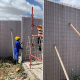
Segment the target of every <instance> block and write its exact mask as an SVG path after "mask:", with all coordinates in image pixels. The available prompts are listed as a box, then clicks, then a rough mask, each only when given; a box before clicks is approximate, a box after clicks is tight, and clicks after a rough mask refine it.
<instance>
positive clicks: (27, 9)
mask: <svg viewBox="0 0 80 80" xmlns="http://www.w3.org/2000/svg"><path fill="white" fill-rule="evenodd" d="M51 1H57V2H62V3H66V4H71V5H75V6H80V0H51ZM32 7H34V17H40V18H42V17H43V0H0V20H21V19H22V16H31V8H32Z"/></svg>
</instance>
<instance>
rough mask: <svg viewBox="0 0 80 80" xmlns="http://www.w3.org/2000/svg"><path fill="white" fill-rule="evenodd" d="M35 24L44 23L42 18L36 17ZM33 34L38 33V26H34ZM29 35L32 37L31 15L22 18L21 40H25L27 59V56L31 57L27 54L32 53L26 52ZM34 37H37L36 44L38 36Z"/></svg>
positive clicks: (24, 53) (24, 54) (24, 46)
mask: <svg viewBox="0 0 80 80" xmlns="http://www.w3.org/2000/svg"><path fill="white" fill-rule="evenodd" d="M33 24H34V25H42V19H39V18H34V19H33ZM33 34H34V35H37V34H38V31H37V27H33ZM28 36H30V37H31V18H30V17H23V18H22V26H21V38H22V39H21V40H22V41H23V42H24V43H23V48H24V50H23V60H25V57H29V56H27V55H26V54H30V52H29V53H26V47H27V42H28ZM34 39H35V44H37V37H36V38H34ZM29 49H30V48H29ZM33 52H34V51H33Z"/></svg>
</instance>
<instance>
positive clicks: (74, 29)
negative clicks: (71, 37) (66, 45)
mask: <svg viewBox="0 0 80 80" xmlns="http://www.w3.org/2000/svg"><path fill="white" fill-rule="evenodd" d="M70 26H71V27H72V28H73V29H74V31H75V32H76V33H77V34H78V35H79V36H80V33H79V32H78V30H77V29H76V28H75V27H74V26H73V25H72V24H71V23H70Z"/></svg>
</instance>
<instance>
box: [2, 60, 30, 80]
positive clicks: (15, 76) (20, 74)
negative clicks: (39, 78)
mask: <svg viewBox="0 0 80 80" xmlns="http://www.w3.org/2000/svg"><path fill="white" fill-rule="evenodd" d="M13 62H14V61H13V60H9V59H0V80H30V79H29V78H28V75H27V73H24V68H23V67H22V64H17V65H15V64H13Z"/></svg>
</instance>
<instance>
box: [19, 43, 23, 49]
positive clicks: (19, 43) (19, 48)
mask: <svg viewBox="0 0 80 80" xmlns="http://www.w3.org/2000/svg"><path fill="white" fill-rule="evenodd" d="M18 46H19V49H22V50H23V48H22V47H21V45H20V42H19V45H18Z"/></svg>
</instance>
